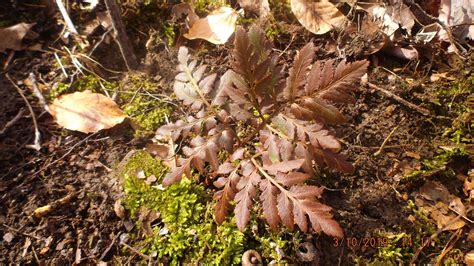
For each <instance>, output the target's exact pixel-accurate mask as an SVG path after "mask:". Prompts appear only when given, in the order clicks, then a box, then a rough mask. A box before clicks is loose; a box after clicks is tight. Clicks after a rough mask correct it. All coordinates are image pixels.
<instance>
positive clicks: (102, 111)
mask: <svg viewBox="0 0 474 266" xmlns="http://www.w3.org/2000/svg"><path fill="white" fill-rule="evenodd" d="M49 109H50V110H49V112H50V113H51V115H52V116H53V117H54V119H55V120H56V123H58V124H59V125H60V126H62V127H64V128H66V129H69V130H75V131H80V132H83V133H92V132H97V131H100V130H102V129H108V128H111V127H113V126H115V125H117V124H119V123H122V122H123V120H124V119H125V118H126V117H127V116H126V115H125V114H124V112H123V111H122V110H120V108H119V107H118V105H117V104H116V103H115V102H114V101H113V100H112V99H110V98H108V97H106V96H104V95H102V94H99V93H93V92H91V91H88V90H87V91H83V92H75V93H71V94H66V95H62V96H60V97H59V98H56V99H55V100H54V101H53V103H52V104H51V105H50V106H49Z"/></svg>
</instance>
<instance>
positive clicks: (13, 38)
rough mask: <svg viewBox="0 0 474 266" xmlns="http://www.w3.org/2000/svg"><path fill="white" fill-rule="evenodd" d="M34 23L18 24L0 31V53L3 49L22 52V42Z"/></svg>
mask: <svg viewBox="0 0 474 266" xmlns="http://www.w3.org/2000/svg"><path fill="white" fill-rule="evenodd" d="M35 24H36V23H31V24H28V23H19V24H16V25H13V26H11V27H8V28H1V29H0V36H2V38H0V52H3V51H5V49H13V50H17V51H18V50H22V49H23V48H24V47H23V44H22V40H23V38H24V37H25V35H26V34H27V33H28V31H30V29H31V28H32V27H33V26H34V25H35Z"/></svg>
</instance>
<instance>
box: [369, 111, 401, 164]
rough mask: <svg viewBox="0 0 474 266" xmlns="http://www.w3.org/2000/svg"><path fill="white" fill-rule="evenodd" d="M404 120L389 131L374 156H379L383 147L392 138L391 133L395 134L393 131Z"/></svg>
mask: <svg viewBox="0 0 474 266" xmlns="http://www.w3.org/2000/svg"><path fill="white" fill-rule="evenodd" d="M404 120H405V118H403V119H402V121H400V123H399V124H398V125H397V126H396V127H395V128H393V129H392V131H390V134H388V136H387V137H386V138H385V139H384V141H383V142H382V145H380V148H379V149H378V150H377V151H376V152H375V153H374V156H379V155H380V153H382V151H383V149H384V147H385V144H387V142H388V140H389V139H390V138H391V137H392V136H393V133H395V131H396V130H397V129H398V128H399V127H400V124H401V123H402V122H403V121H404Z"/></svg>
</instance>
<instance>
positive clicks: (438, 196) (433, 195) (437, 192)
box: [420, 181, 450, 203]
mask: <svg viewBox="0 0 474 266" xmlns="http://www.w3.org/2000/svg"><path fill="white" fill-rule="evenodd" d="M420 195H421V196H423V197H424V198H425V199H427V200H431V201H435V202H436V201H438V200H440V201H442V202H445V203H447V202H449V196H450V194H449V191H448V189H447V188H446V187H445V186H444V185H443V184H441V183H438V182H433V181H428V182H426V183H425V184H424V185H423V186H422V187H421V188H420Z"/></svg>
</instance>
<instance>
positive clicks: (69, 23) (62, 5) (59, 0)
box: [56, 0, 78, 34]
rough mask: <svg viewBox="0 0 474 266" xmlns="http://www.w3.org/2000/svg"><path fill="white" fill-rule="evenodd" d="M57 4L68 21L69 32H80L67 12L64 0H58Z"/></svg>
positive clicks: (65, 20)
mask: <svg viewBox="0 0 474 266" xmlns="http://www.w3.org/2000/svg"><path fill="white" fill-rule="evenodd" d="M56 5H57V6H58V9H59V12H60V13H61V15H62V16H63V19H64V22H65V23H66V26H67V27H68V29H69V32H71V33H74V34H78V32H77V30H76V27H75V26H74V23H72V20H71V18H70V17H69V14H68V13H67V10H66V7H64V4H63V2H62V0H56Z"/></svg>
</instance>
